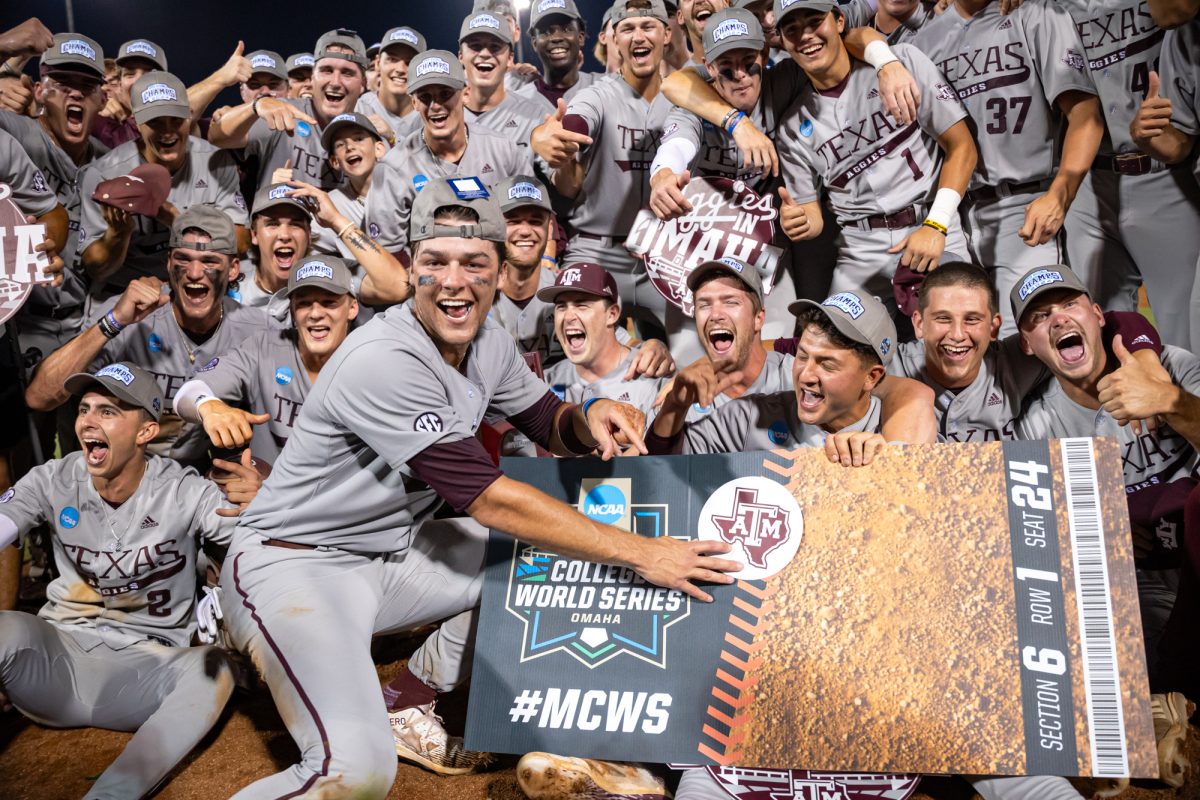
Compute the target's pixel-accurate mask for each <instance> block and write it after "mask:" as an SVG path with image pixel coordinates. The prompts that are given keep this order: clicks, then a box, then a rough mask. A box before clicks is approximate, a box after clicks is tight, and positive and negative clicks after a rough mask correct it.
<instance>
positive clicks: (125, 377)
mask: <svg viewBox="0 0 1200 800" xmlns="http://www.w3.org/2000/svg"><path fill="white" fill-rule="evenodd" d="M96 377H97V378H115V379H116V380H119V381H120V382H121V383H123V384H125V385H126V386H128V385H129V384H131V383H133V373H132V372H130V371H129V368H128V367H124V366H122V365H121V364H112V365H110V366H107V367H105V368H104V369H102V370H100V371H99V372H97V373H96Z"/></svg>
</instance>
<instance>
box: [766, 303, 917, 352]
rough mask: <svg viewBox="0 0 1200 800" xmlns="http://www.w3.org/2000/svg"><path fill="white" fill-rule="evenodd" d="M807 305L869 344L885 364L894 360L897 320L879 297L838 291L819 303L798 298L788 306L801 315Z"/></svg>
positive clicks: (847, 332)
mask: <svg viewBox="0 0 1200 800" xmlns="http://www.w3.org/2000/svg"><path fill="white" fill-rule="evenodd" d="M806 308H815V309H817V310H818V311H820V312H821V313H822V314H824V315H825V316H826V317H828V318H829V321H830V322H832V323H833V326H834V327H835V328H837V329H838V330H839V331H841V333H842V334H843V335H844V336H845V337H846V338H847V339H850V340H851V341H855V342H858V343H859V344H865V345H867V346H868V347H870V348H871V349H872V350H874V351H875V355H877V356H879V360H880V361H881V362H882V363H883V365H884V366H885V367H886V366H887V365H888V364H890V363H891V362H892V356H893V355H894V354H895V351H896V339H897V336H896V323H894V322H892V316H891V314H889V313H888V310H887V308H885V307H884V305H883V303H881V302H879V300H878V299H877V298H875V297H873V296H871V295H865V294H864V295H860V294H858V293H857V292H838V293H837V294H834V295H830V296H829V297H826V298H825V299H824V300H822V301H821V302H819V303H818V302H817V301H815V300H797V301H796V302H794V303H792V304H791V305H789V306H788V311H790V312H792V314H794V315H797V316H799V314H800V313H801V312H802V311H804V310H805V309H806Z"/></svg>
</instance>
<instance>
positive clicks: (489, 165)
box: [479, 164, 494, 175]
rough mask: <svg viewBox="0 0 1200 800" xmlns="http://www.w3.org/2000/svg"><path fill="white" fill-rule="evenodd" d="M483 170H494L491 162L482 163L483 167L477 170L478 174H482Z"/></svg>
mask: <svg viewBox="0 0 1200 800" xmlns="http://www.w3.org/2000/svg"><path fill="white" fill-rule="evenodd" d="M485 172H494V170H493V169H492V165H491V164H484V165H483V169H481V170H479V174H480V175H482V174H483V173H485Z"/></svg>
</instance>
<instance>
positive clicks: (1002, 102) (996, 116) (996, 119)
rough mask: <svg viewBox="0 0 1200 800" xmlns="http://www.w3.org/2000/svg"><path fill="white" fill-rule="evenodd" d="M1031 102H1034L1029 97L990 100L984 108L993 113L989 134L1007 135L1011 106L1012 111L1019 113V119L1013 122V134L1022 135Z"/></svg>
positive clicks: (988, 127) (988, 126)
mask: <svg viewBox="0 0 1200 800" xmlns="http://www.w3.org/2000/svg"><path fill="white" fill-rule="evenodd" d="M1031 102H1033V100H1032V98H1031V97H1029V96H1028V95H1022V96H1020V97H1009V98H1007V100H1006V99H1005V98H1003V97H993V98H992V99H991V100H988V101H987V105H986V106H984V108H986V109H987V110H988V111H990V112H991V113H992V118H991V119H990V120H988V124H987V132H988V133H1006V132H1007V131H1008V114H1009V110H1010V108H1009V106H1010V104H1011V110H1013V111H1016V112H1017V119H1016V121H1014V122H1013V126H1012V132H1013V133H1020V132H1021V130H1022V129H1023V128H1024V127H1025V117H1026V115H1027V114H1029V104H1030V103H1031Z"/></svg>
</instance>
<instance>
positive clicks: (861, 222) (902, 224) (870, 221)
mask: <svg viewBox="0 0 1200 800" xmlns="http://www.w3.org/2000/svg"><path fill="white" fill-rule="evenodd" d="M920 222H921V217H920V212H919V211H918V210H917V207H916V206H909V207H908V208H902V209H900V210H899V211H897V212H895V213H894V214H873V215H871V216H869V217H863V218H862V219H856V220H854V224H855V226H856V227H857V228H858V229H859V230H864V231H865V230H877V229H879V228H886V229H887V230H889V231H891V230H896V229H897V228H911V227H913V226H914V225H918V224H920Z"/></svg>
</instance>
